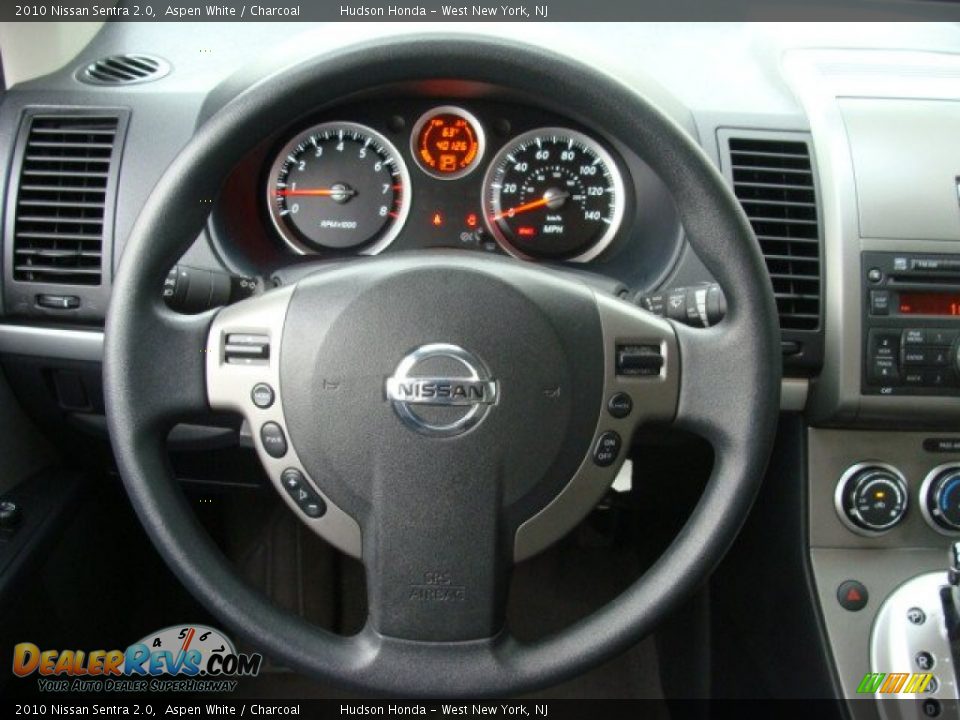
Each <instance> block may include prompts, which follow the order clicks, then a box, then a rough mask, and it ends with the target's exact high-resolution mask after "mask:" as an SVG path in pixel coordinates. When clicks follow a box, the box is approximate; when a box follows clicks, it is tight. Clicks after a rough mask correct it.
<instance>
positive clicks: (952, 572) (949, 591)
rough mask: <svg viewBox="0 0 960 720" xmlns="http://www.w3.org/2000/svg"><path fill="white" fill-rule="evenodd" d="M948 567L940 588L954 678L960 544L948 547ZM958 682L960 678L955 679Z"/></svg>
mask: <svg viewBox="0 0 960 720" xmlns="http://www.w3.org/2000/svg"><path fill="white" fill-rule="evenodd" d="M949 554H950V559H949V562H950V566H949V567H948V568H947V584H946V585H944V586H942V587H941V588H940V602H941V604H942V605H943V621H944V625H945V626H946V630H947V640H949V641H950V654H951V656H952V657H953V671H954V675H955V676H956V673H957V668H958V663H960V542H955V543H953V545H951V546H950V553H949ZM955 679H958V680H960V678H955Z"/></svg>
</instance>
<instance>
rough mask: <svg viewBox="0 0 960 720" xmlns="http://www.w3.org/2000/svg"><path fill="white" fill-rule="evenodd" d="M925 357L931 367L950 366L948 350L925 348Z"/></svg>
mask: <svg viewBox="0 0 960 720" xmlns="http://www.w3.org/2000/svg"><path fill="white" fill-rule="evenodd" d="M927 357H928V358H929V359H930V364H931V365H934V366H936V367H946V366H947V365H949V364H950V348H945V347H943V348H927Z"/></svg>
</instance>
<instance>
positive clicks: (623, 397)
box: [607, 392, 633, 418]
mask: <svg viewBox="0 0 960 720" xmlns="http://www.w3.org/2000/svg"><path fill="white" fill-rule="evenodd" d="M632 411H633V398H631V397H630V396H629V395H627V394H626V393H625V392H619V393H616V394H615V395H612V396H611V397H610V399H609V400H608V401H607V412H609V413H610V414H611V415H613V416H614V417H615V418H625V417H626V416H627V415H629V414H630V413H631V412H632Z"/></svg>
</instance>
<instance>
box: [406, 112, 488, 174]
mask: <svg viewBox="0 0 960 720" xmlns="http://www.w3.org/2000/svg"><path fill="white" fill-rule="evenodd" d="M411 145H412V146H413V147H412V150H413V156H414V157H415V158H416V160H417V164H419V165H420V167H421V168H422V169H423V171H424V172H425V173H427V174H428V175H432V176H433V177H436V178H440V179H442V180H454V179H456V178H460V177H463V176H464V175H466V174H467V173H469V172H470V171H472V170H473V169H474V168H475V167H476V166H477V163H478V162H479V160H480V157H481V156H482V155H483V148H484V139H483V130H482V129H481V127H480V123H479V122H478V121H477V119H476V118H475V117H473V115H471V114H470V113H468V112H467V111H465V110H462V109H460V108H456V107H439V108H434V109H433V110H430V111H429V112H427V113H426V114H425V115H423V117H421V118H420V120H418V121H417V124H416V125H415V126H414V128H413V133H412V137H411Z"/></svg>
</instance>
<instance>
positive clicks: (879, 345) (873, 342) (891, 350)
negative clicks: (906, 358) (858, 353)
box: [869, 330, 900, 360]
mask: <svg viewBox="0 0 960 720" xmlns="http://www.w3.org/2000/svg"><path fill="white" fill-rule="evenodd" d="M869 338H870V341H869V353H870V359H871V360H873V359H874V358H878V357H886V358H893V357H897V355H899V353H900V333H899V332H898V331H891V330H871V331H870V335H869Z"/></svg>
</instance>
